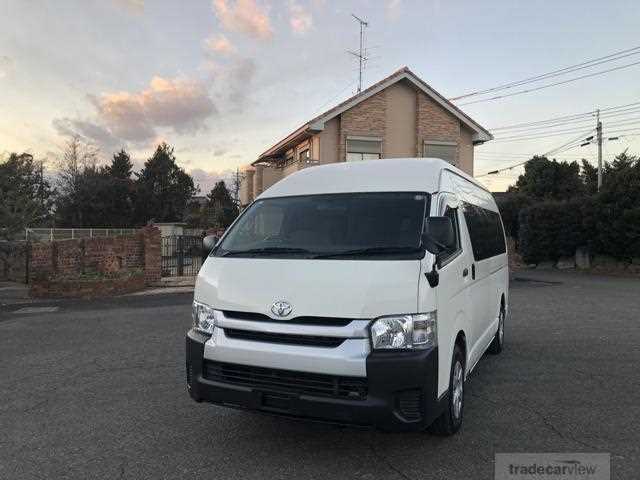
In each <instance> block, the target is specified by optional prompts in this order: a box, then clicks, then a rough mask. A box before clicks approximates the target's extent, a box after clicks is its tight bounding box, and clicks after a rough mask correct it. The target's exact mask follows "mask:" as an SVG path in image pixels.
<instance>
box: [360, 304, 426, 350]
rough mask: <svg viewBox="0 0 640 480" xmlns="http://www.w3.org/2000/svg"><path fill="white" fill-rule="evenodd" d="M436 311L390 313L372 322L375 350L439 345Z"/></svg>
mask: <svg viewBox="0 0 640 480" xmlns="http://www.w3.org/2000/svg"><path fill="white" fill-rule="evenodd" d="M437 337H438V335H437V315H436V312H435V311H433V312H428V313H416V314H412V315H389V316H386V317H380V318H377V319H376V320H374V322H373V323H372V324H371V345H372V347H373V349H374V350H384V349H394V350H398V349H424V348H431V347H435V346H437V345H438V338H437Z"/></svg>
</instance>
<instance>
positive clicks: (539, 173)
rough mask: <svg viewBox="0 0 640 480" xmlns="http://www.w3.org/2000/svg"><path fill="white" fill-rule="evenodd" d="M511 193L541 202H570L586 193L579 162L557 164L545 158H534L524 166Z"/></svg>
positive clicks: (511, 188)
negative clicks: (522, 172) (569, 200)
mask: <svg viewBox="0 0 640 480" xmlns="http://www.w3.org/2000/svg"><path fill="white" fill-rule="evenodd" d="M509 191H510V192H518V193H523V194H525V195H528V196H531V197H533V198H536V199H539V200H542V199H544V200H568V199H571V198H575V197H578V196H581V195H583V194H584V193H585V186H584V183H583V181H582V178H581V177H580V166H579V165H578V163H577V162H571V163H568V162H557V161H556V160H549V159H548V158H547V157H545V156H538V155H536V156H534V157H533V158H532V159H531V160H529V161H528V162H527V163H525V165H524V174H522V175H520V177H518V180H517V182H516V184H515V186H514V187H510V188H509Z"/></svg>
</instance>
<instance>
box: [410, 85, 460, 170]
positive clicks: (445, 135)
mask: <svg viewBox="0 0 640 480" xmlns="http://www.w3.org/2000/svg"><path fill="white" fill-rule="evenodd" d="M416 100H417V111H416V113H417V115H416V117H417V122H416V123H417V125H416V126H417V129H416V133H417V136H416V139H417V144H416V151H417V152H418V156H422V155H423V152H424V142H425V140H435V141H439V142H456V143H459V141H460V121H459V120H458V119H457V118H455V117H454V116H453V115H451V114H450V113H449V112H448V111H446V110H445V109H444V108H442V107H441V106H440V105H438V104H437V103H436V102H435V101H434V100H433V99H431V98H430V97H428V96H427V95H425V93H424V92H421V91H418V92H417V97H416ZM456 158H460V145H458V148H457V154H456ZM458 163H459V162H458ZM467 173H468V172H467Z"/></svg>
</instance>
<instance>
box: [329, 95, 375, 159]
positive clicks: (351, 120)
mask: <svg viewBox="0 0 640 480" xmlns="http://www.w3.org/2000/svg"><path fill="white" fill-rule="evenodd" d="M386 116H387V96H386V91H385V90H382V91H381V92H379V93H376V94H375V95H373V96H372V97H369V98H368V99H366V100H365V101H363V102H361V103H359V104H358V105H356V106H355V107H353V108H351V109H349V110H347V111H346V112H344V113H343V114H342V115H341V116H340V141H339V142H338V160H339V161H344V160H345V159H346V158H347V155H346V144H347V137H348V136H367V137H381V138H382V152H383V153H382V156H383V157H384V149H385V140H384V138H385V133H386V132H385V131H386Z"/></svg>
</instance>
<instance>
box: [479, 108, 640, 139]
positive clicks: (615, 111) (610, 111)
mask: <svg viewBox="0 0 640 480" xmlns="http://www.w3.org/2000/svg"><path fill="white" fill-rule="evenodd" d="M629 107H630V108H629ZM638 110H640V102H634V103H628V104H625V105H617V106H615V107H607V108H601V109H600V112H607V113H603V116H608V117H613V116H617V115H624V114H626V113H633V112H635V111H638ZM594 114H595V111H593V110H592V111H590V112H583V113H574V114H570V115H562V116H556V117H550V118H547V119H545V120H536V121H532V122H521V123H515V124H512V125H504V126H501V127H494V128H490V129H489V130H491V131H492V132H495V131H497V130H519V129H525V128H530V127H531V128H534V127H536V126H538V125H541V126H543V127H544V126H549V125H548V124H553V123H571V122H574V121H575V122H578V121H586V120H588V119H589V117H593V115H594Z"/></svg>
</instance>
